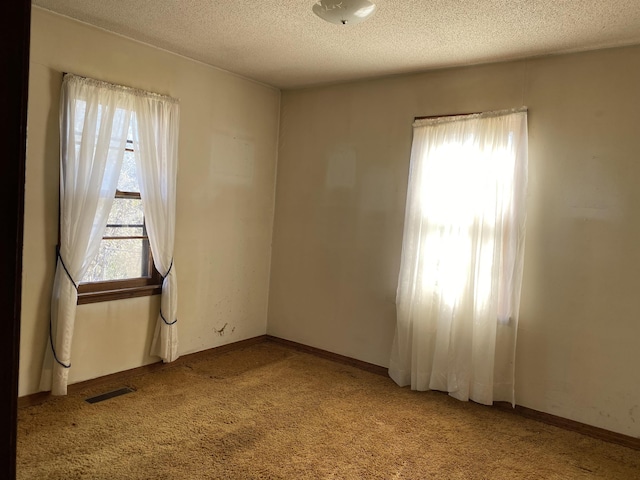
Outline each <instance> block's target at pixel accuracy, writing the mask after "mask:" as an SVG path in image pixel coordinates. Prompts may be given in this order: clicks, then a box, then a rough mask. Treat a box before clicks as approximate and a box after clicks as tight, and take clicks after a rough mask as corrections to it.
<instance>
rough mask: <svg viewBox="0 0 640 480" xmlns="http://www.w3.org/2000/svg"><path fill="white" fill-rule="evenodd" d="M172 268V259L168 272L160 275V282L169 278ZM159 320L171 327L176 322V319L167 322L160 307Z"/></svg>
mask: <svg viewBox="0 0 640 480" xmlns="http://www.w3.org/2000/svg"><path fill="white" fill-rule="evenodd" d="M172 268H173V258H172V259H171V264H170V265H169V270H167V273H166V274H165V275H162V281H163V282H164V279H165V278H167V277H168V276H169V273H170V272H171V269H172ZM160 318H161V319H162V321H163V322H164V323H165V324H167V325H169V326H171V325H173V324H175V323H177V322H178V319H177V318H176V319H175V320H174V321H173V322H169V321H167V319H166V318H165V316H164V314H163V313H162V307H160Z"/></svg>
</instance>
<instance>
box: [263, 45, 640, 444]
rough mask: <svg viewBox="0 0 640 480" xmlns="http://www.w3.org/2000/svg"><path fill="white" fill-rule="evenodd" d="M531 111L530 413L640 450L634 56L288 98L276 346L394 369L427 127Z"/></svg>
mask: <svg viewBox="0 0 640 480" xmlns="http://www.w3.org/2000/svg"><path fill="white" fill-rule="evenodd" d="M523 104H524V105H527V106H528V107H529V109H530V110H529V142H530V144H529V145H530V150H529V153H530V158H529V164H530V170H529V174H530V185H529V194H528V225H527V245H526V254H525V270H524V281H523V292H522V304H521V315H520V330H519V334H518V349H517V367H516V368H517V372H516V400H517V403H518V404H520V405H523V406H527V407H530V408H534V409H536V410H541V411H544V412H548V413H551V414H554V415H559V416H562V417H567V418H570V419H574V420H577V421H580V422H584V423H587V424H591V425H596V426H599V427H603V428H606V429H610V430H613V431H617V432H621V433H624V434H627V435H632V436H636V437H638V436H640V353H639V352H640V349H639V348H638V342H639V340H640V303H639V301H638V298H640V296H639V295H638V291H639V289H640V281H639V280H638V274H639V272H640V188H639V187H638V178H640V161H639V160H638V159H639V158H640V157H639V155H640V48H638V47H634V48H624V49H615V50H607V51H599V52H591V53H585V54H578V55H569V56H557V57H547V58H541V59H535V60H530V61H521V62H513V63H503V64H495V65H486V66H478V67H471V68H461V69H452V70H442V71H435V72H431V73H425V74H419V75H411V76H401V77H392V78H387V79H381V80H374V81H364V82H357V83H350V84H342V85H335V86H329V87H324V88H314V89H307V90H300V91H290V92H284V93H283V97H282V106H281V122H280V148H279V158H278V180H277V183H278V189H277V198H276V218H275V226H274V239H273V253H272V255H273V257H272V262H273V263H272V271H271V287H270V300H269V302H270V303H269V320H268V333H269V334H272V335H276V336H279V337H284V338H287V339H290V340H294V341H297V342H301V343H305V344H308V345H312V346H315V347H319V348H322V349H326V350H330V351H333V352H337V353H340V354H343V355H347V356H351V357H355V358H358V359H361V360H365V361H368V362H372V363H375V364H379V365H385V366H386V365H388V359H389V353H390V347H391V342H392V339H393V334H394V327H395V305H394V300H395V290H396V285H397V275H398V268H399V261H400V250H401V241H402V226H403V221H404V218H403V217H404V202H405V196H406V187H407V174H408V167H409V155H410V146H411V134H412V132H411V123H412V120H413V118H414V117H415V116H424V115H440V114H453V113H467V112H478V111H487V110H496V109H503V108H511V107H519V106H521V105H523Z"/></svg>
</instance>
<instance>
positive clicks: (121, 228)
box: [105, 198, 144, 237]
mask: <svg viewBox="0 0 640 480" xmlns="http://www.w3.org/2000/svg"><path fill="white" fill-rule="evenodd" d="M143 228H144V214H143V211H142V200H140V199H139V198H116V199H115V200H114V201H113V206H112V207H111V212H110V213H109V219H108V220H107V231H106V232H105V236H106V237H122V236H132V235H143V234H144V233H143Z"/></svg>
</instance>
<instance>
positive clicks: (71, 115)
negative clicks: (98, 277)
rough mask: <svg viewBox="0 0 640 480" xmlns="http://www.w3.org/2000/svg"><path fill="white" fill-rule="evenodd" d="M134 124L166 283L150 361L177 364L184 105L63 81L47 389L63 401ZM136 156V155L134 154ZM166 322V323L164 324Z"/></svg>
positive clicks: (89, 82) (153, 239) (152, 238)
mask: <svg viewBox="0 0 640 480" xmlns="http://www.w3.org/2000/svg"><path fill="white" fill-rule="evenodd" d="M130 124H132V125H133V127H134V136H135V138H136V141H137V146H138V148H139V150H140V151H139V152H138V151H137V152H136V163H137V169H138V176H139V180H140V184H141V192H140V193H141V198H142V203H143V208H144V211H145V219H146V222H147V225H148V230H149V242H150V244H151V246H152V252H153V256H154V262H155V265H156V267H157V268H158V270H159V271H160V273H161V274H163V275H165V279H164V284H163V290H162V291H163V294H162V300H161V303H162V311H161V315H160V316H159V320H158V323H159V324H160V322H162V326H161V327H158V329H157V334H158V336H159V338H160V339H161V341H160V342H156V343H158V346H157V347H155V348H154V350H153V352H152V353H155V354H157V355H158V356H160V357H161V358H162V359H163V360H164V361H165V362H169V361H172V360H175V359H176V358H177V342H178V340H177V325H176V314H177V286H176V274H175V267H171V264H172V263H173V236H174V228H175V196H176V195H175V183H176V171H177V139H178V104H177V101H176V100H174V99H171V98H168V97H164V96H161V95H156V94H152V93H148V92H142V91H139V90H135V89H131V88H127V87H121V86H117V85H112V84H109V83H106V82H101V81H98V80H93V79H88V78H83V77H78V76H75V75H65V77H64V80H63V83H62V95H61V103H60V143H61V145H60V245H59V254H58V260H57V267H56V274H55V280H54V286H53V293H52V297H51V318H50V324H49V333H50V335H49V336H50V342H49V344H48V346H47V351H46V354H45V359H44V366H43V373H42V379H41V385H40V387H41V389H42V390H49V389H50V390H51V391H52V393H53V394H54V395H65V394H66V392H67V383H68V375H69V369H70V367H71V343H72V339H73V330H74V323H75V316H76V304H77V299H78V293H77V288H78V282H79V281H80V280H81V279H82V278H83V277H84V274H85V272H86V270H87V268H88V266H89V264H90V263H91V261H92V260H93V258H94V257H95V256H96V254H97V252H98V248H99V246H100V241H101V239H102V237H103V235H104V232H105V229H106V225H107V218H108V215H109V212H110V210H111V206H112V204H113V201H114V198H115V192H116V186H117V182H118V177H119V175H120V169H121V167H122V160H123V158H124V153H125V148H126V142H127V134H128V131H129V127H130ZM136 150H137V149H136ZM162 317H164V319H166V320H163V319H162Z"/></svg>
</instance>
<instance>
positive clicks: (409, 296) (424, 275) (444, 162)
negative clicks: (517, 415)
mask: <svg viewBox="0 0 640 480" xmlns="http://www.w3.org/2000/svg"><path fill="white" fill-rule="evenodd" d="M526 187H527V112H526V109H524V108H523V109H519V110H510V111H501V112H491V113H486V114H476V115H461V116H454V117H442V118H436V119H425V120H418V121H416V122H415V123H414V138H413V146H412V151H411V170H410V175H409V187H408V193H407V207H406V214H405V225H404V237H403V245H402V260H401V267H400V275H399V280H398V291H397V299H396V304H397V327H396V335H395V339H394V344H393V350H392V354H391V362H390V368H389V374H390V376H391V377H392V378H393V380H394V381H395V382H396V383H398V384H399V385H401V386H405V385H411V388H412V389H414V390H441V391H446V392H449V394H450V395H451V396H453V397H454V398H457V399H459V400H469V399H471V400H473V401H476V402H478V403H483V404H486V405H491V404H492V403H493V402H494V401H509V402H511V403H512V404H514V402H515V399H514V378H513V377H514V360H515V342H516V332H517V326H518V310H519V304H520V285H521V282H522V266H523V255H524V232H525V216H526V212H525V199H526Z"/></svg>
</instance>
